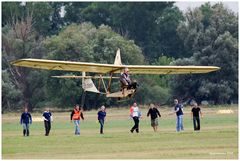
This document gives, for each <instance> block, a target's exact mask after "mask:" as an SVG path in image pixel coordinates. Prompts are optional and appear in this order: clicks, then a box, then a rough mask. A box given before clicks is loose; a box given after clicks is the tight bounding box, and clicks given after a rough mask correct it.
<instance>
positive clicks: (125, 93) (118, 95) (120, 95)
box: [106, 89, 136, 99]
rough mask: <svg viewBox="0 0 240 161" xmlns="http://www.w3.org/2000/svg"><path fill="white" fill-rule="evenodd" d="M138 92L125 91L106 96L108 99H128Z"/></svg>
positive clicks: (133, 90) (134, 90)
mask: <svg viewBox="0 0 240 161" xmlns="http://www.w3.org/2000/svg"><path fill="white" fill-rule="evenodd" d="M135 92H136V89H124V91H119V92H114V93H108V94H106V96H107V97H113V98H120V99H122V98H128V97H130V98H131V97H132V96H133V95H134V94H135Z"/></svg>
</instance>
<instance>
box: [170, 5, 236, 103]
mask: <svg viewBox="0 0 240 161" xmlns="http://www.w3.org/2000/svg"><path fill="white" fill-rule="evenodd" d="M186 17H187V18H186V22H183V23H182V24H181V25H180V26H179V28H178V33H179V35H180V37H181V38H182V40H183V41H184V44H185V46H186V48H187V50H189V52H190V53H192V54H193V56H192V57H190V58H185V59H179V60H176V62H175V64H177V65H212V66H219V67H221V69H220V70H219V71H217V72H213V73H209V74H204V75H202V74H201V75H200V74H199V75H181V76H180V75H179V76H175V77H173V80H172V89H173V93H174V95H177V96H178V97H195V98H196V99H197V100H198V101H199V102H200V101H201V100H212V101H214V103H215V104H220V103H227V102H230V101H236V100H237V98H238V88H237V87H238V61H237V60H238V36H237V35H238V23H237V20H238V17H237V16H236V15H235V14H234V13H232V12H231V11H229V10H227V9H225V8H224V7H223V5H222V3H219V4H216V5H213V6H211V5H210V4H209V3H206V4H205V5H203V6H201V7H200V8H197V9H195V10H189V11H188V13H187V14H186ZM179 82H181V83H179Z"/></svg>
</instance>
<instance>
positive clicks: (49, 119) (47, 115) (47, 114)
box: [43, 108, 52, 136]
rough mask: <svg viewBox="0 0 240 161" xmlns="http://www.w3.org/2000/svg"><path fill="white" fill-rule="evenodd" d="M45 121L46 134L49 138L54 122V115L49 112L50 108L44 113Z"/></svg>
mask: <svg viewBox="0 0 240 161" xmlns="http://www.w3.org/2000/svg"><path fill="white" fill-rule="evenodd" d="M43 120H44V126H45V132H46V133H45V136H48V135H49V132H50V130H51V122H52V113H51V112H50V111H49V108H47V109H46V111H44V112H43Z"/></svg>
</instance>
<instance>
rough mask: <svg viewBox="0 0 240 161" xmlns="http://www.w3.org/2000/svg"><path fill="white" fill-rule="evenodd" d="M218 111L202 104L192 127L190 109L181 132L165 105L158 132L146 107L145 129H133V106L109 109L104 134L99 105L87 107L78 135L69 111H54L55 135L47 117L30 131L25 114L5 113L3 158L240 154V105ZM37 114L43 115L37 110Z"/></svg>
mask: <svg viewBox="0 0 240 161" xmlns="http://www.w3.org/2000/svg"><path fill="white" fill-rule="evenodd" d="M231 108H232V109H233V110H234V114H217V113H216V111H217V110H218V108H215V109H212V108H211V109H210V108H206V109H203V112H204V118H203V119H202V120H201V125H202V130H201V131H200V132H193V129H192V121H191V120H190V114H189V109H185V115H184V127H185V131H184V132H182V133H176V132H175V115H168V113H169V112H170V110H168V109H163V110H161V114H162V116H163V117H162V118H161V119H160V121H159V131H158V132H157V133H154V132H153V130H152V128H151V126H150V120H149V118H147V117H145V115H146V109H144V110H143V111H142V113H143V116H144V117H143V118H142V119H141V121H140V133H139V134H136V133H134V134H132V133H130V132H129V130H130V128H131V127H132V125H133V121H132V120H130V119H129V116H128V112H129V110H128V109H120V110H119V109H114V110H112V109H111V110H109V111H107V122H106V124H105V129H104V130H105V131H104V132H105V134H104V135H100V134H99V124H97V123H96V111H89V112H85V113H84V114H85V118H86V119H85V121H84V122H81V136H74V135H73V132H74V126H73V124H72V123H70V121H69V115H70V114H69V113H54V122H53V124H52V130H51V133H50V136H48V137H45V136H44V127H43V122H34V123H33V125H32V126H31V128H30V135H31V136H30V137H23V136H22V127H21V125H20V124H19V123H18V122H19V115H20V114H4V115H3V118H2V158H3V159H184V158H187V159H237V158H238V111H237V107H231ZM33 117H41V114H39V113H34V114H33Z"/></svg>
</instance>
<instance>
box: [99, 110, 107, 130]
mask: <svg viewBox="0 0 240 161" xmlns="http://www.w3.org/2000/svg"><path fill="white" fill-rule="evenodd" d="M105 117H106V108H105V106H102V107H101V109H100V110H99V111H98V122H99V123H100V134H103V126H104V121H105Z"/></svg>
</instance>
